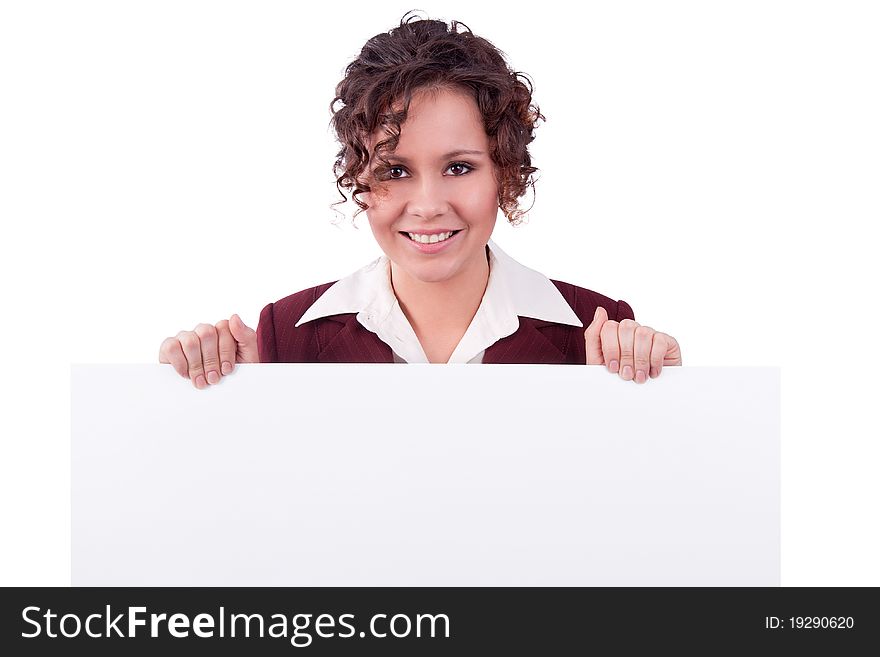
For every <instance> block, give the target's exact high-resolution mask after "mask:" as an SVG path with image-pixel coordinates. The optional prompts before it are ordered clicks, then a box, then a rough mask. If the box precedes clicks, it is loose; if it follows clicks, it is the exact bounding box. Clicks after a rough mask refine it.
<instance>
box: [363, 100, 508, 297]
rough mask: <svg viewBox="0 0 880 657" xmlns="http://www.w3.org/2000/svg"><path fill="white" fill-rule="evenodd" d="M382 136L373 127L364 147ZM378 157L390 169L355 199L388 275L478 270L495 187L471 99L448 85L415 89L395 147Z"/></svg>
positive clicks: (443, 275)
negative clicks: (428, 239)
mask: <svg viewBox="0 0 880 657" xmlns="http://www.w3.org/2000/svg"><path fill="white" fill-rule="evenodd" d="M386 137H387V135H386V134H385V132H384V130H383V129H382V128H381V127H380V128H379V129H378V130H377V131H376V133H375V134H374V135H373V136H372V140H371V143H370V150H371V152H372V148H373V146H374V145H375V144H376V143H377V142H378V141H379V140H381V139H385V138H386ZM457 151H469V152H467V153H463V152H461V153H459V152H457ZM386 158H387V159H388V161H389V163H390V164H391V168H390V169H388V170H387V172H386V173H384V174H382V175H381V177H380V180H379V185H380V187H382V189H380V190H377V191H374V192H371V193H369V194H364V195H363V196H362V197H361V198H363V199H364V200H365V202H366V204H367V206H368V209H367V210H366V214H367V217H368V218H369V221H370V228H371V229H372V231H373V235H374V236H375V238H376V241H377V242H378V243H379V246H380V247H381V248H382V250H383V251H384V252H385V254H386V255H387V256H388V258H389V259H390V260H391V261H392V272H393V274H392V275H393V276H394V277H395V280H397V279H398V277H399V276H410V277H412V278H414V279H417V280H419V281H423V282H444V281H454V280H456V279H460V277H467V276H470V275H477V272H482V273H483V275H484V274H485V266H486V250H485V248H486V242H488V241H489V238H490V237H491V235H492V230H493V228H494V227H495V219H496V217H497V215H498V186H497V183H496V181H495V176H494V174H493V163H492V160H491V158H490V157H489V138H488V136H487V135H486V132H485V130H484V129H483V125H482V119H481V117H480V112H479V109H478V108H477V105H476V103H475V102H474V100H473V99H472V98H471V97H469V96H467V95H465V94H462V93H455V92H450V91H443V92H439V93H436V92H435V93H431V92H420V93H418V94H417V95H415V96H414V98H413V101H412V102H411V104H410V111H409V113H408V115H407V120H406V122H405V123H403V124H402V125H401V133H400V140H399V143H398V146H397V149H396V151H395V152H394V153H386ZM375 163H376V161H374V162H373V164H375ZM373 186H374V187H375V186H376V185H375V183H374V185H373ZM449 232H452V233H453V234H452V236H451V237H448V238H447V239H445V240H443V241H438V242H435V243H432V244H422V243H419V242H417V241H414V240H413V239H412V238H411V237H410V235H409V234H408V233H417V234H419V235H422V236H430V235H438V234H439V237H440V238H443V237H446V235H447V234H448V233H449ZM416 237H418V235H416ZM432 239H436V238H432Z"/></svg>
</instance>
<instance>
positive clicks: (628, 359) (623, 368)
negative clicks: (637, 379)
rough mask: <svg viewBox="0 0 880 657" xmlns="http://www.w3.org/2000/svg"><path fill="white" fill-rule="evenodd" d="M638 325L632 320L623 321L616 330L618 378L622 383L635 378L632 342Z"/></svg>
mask: <svg viewBox="0 0 880 657" xmlns="http://www.w3.org/2000/svg"><path fill="white" fill-rule="evenodd" d="M638 325H639V324H638V323H637V322H635V321H634V320H632V319H624V320H621V322H620V325H619V326H618V328H617V339H618V340H619V341H620V377H621V378H622V379H623V380H624V381H631V380H632V378H633V376H635V369H634V365H635V363H634V362H633V341H634V339H635V332H636V327H637V326H638Z"/></svg>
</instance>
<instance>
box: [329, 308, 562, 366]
mask: <svg viewBox="0 0 880 657" xmlns="http://www.w3.org/2000/svg"><path fill="white" fill-rule="evenodd" d="M324 319H325V320H329V321H332V322H335V323H337V324H342V325H343V326H342V328H341V329H339V330H338V331H337V332H336V334H335V335H333V336H332V337H331V338H330V339H329V341H328V342H327V345H326V346H325V347H324V348H323V349H322V350H321V351H320V352H319V353H318V362H320V363H393V362H394V356H393V354H392V353H391V347H389V346H388V345H387V344H385V343H384V342H382V340H380V339H379V337H378V336H377V335H376V334H375V333H373V332H372V331H368V330H367V329H365V328H364V327H363V325H361V323H360V322H359V321H357V315H355V314H350V313H346V314H343V315H332V316H329V317H325V318H324ZM554 326H558V324H556V323H554V322H545V321H540V320H536V319H532V318H531V317H520V318H519V328H518V329H517V330H516V332H515V333H512V334H511V335H508V336H507V337H505V338H502V339H500V340H498V341H497V342H496V343H495V344H493V345H491V346H489V347H488V348H487V349H486V352H485V353H484V354H483V363H484V364H486V363H536V364H546V365H553V364H559V363H562V362H564V361H565V354H563V353H562V350H561V349H560V348H559V347H557V346H556V345H555V344H554V343H553V342H552V341H551V340H549V339H548V338H547V337H546V336H545V335H544V333H543V332H542V329H546V328H548V327H554Z"/></svg>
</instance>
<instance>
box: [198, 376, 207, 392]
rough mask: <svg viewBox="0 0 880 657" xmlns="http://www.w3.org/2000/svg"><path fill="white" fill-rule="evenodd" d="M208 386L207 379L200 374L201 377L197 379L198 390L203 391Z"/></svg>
mask: <svg viewBox="0 0 880 657" xmlns="http://www.w3.org/2000/svg"><path fill="white" fill-rule="evenodd" d="M206 385H208V384H207V383H205V377H204V376H203V375H201V374H199V375H198V376H197V377H196V388H198V389H199V390H201V389H202V388H204V387H205V386H206Z"/></svg>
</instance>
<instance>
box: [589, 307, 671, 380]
mask: <svg viewBox="0 0 880 657" xmlns="http://www.w3.org/2000/svg"><path fill="white" fill-rule="evenodd" d="M584 338H585V339H586V341H587V365H606V364H607V365H608V371H609V372H618V371H619V372H620V377H621V378H622V379H623V380H624V381H632V380H635V382H636V383H644V382H645V381H647V380H648V376H650V377H651V378H652V379H656V378H657V377H658V376H660V372H661V371H662V370H663V367H664V366H665V365H681V349H680V348H679V346H678V341H677V340H676V339H675V338H673V337H672V336H671V335H667V334H666V333H660V332H659V331H655V330H654V329H652V328H651V327H649V326H642V325H641V324H639V323H638V322H636V321H634V320H632V319H624V320H623V321H621V322H615V321H613V320H609V319H608V313H607V312H605V309H604V308H603V307H602V306H599V307H598V308H596V314H595V315H593V321H592V322H590V325H589V326H588V327H587V330H586V331H585V332H584Z"/></svg>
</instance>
